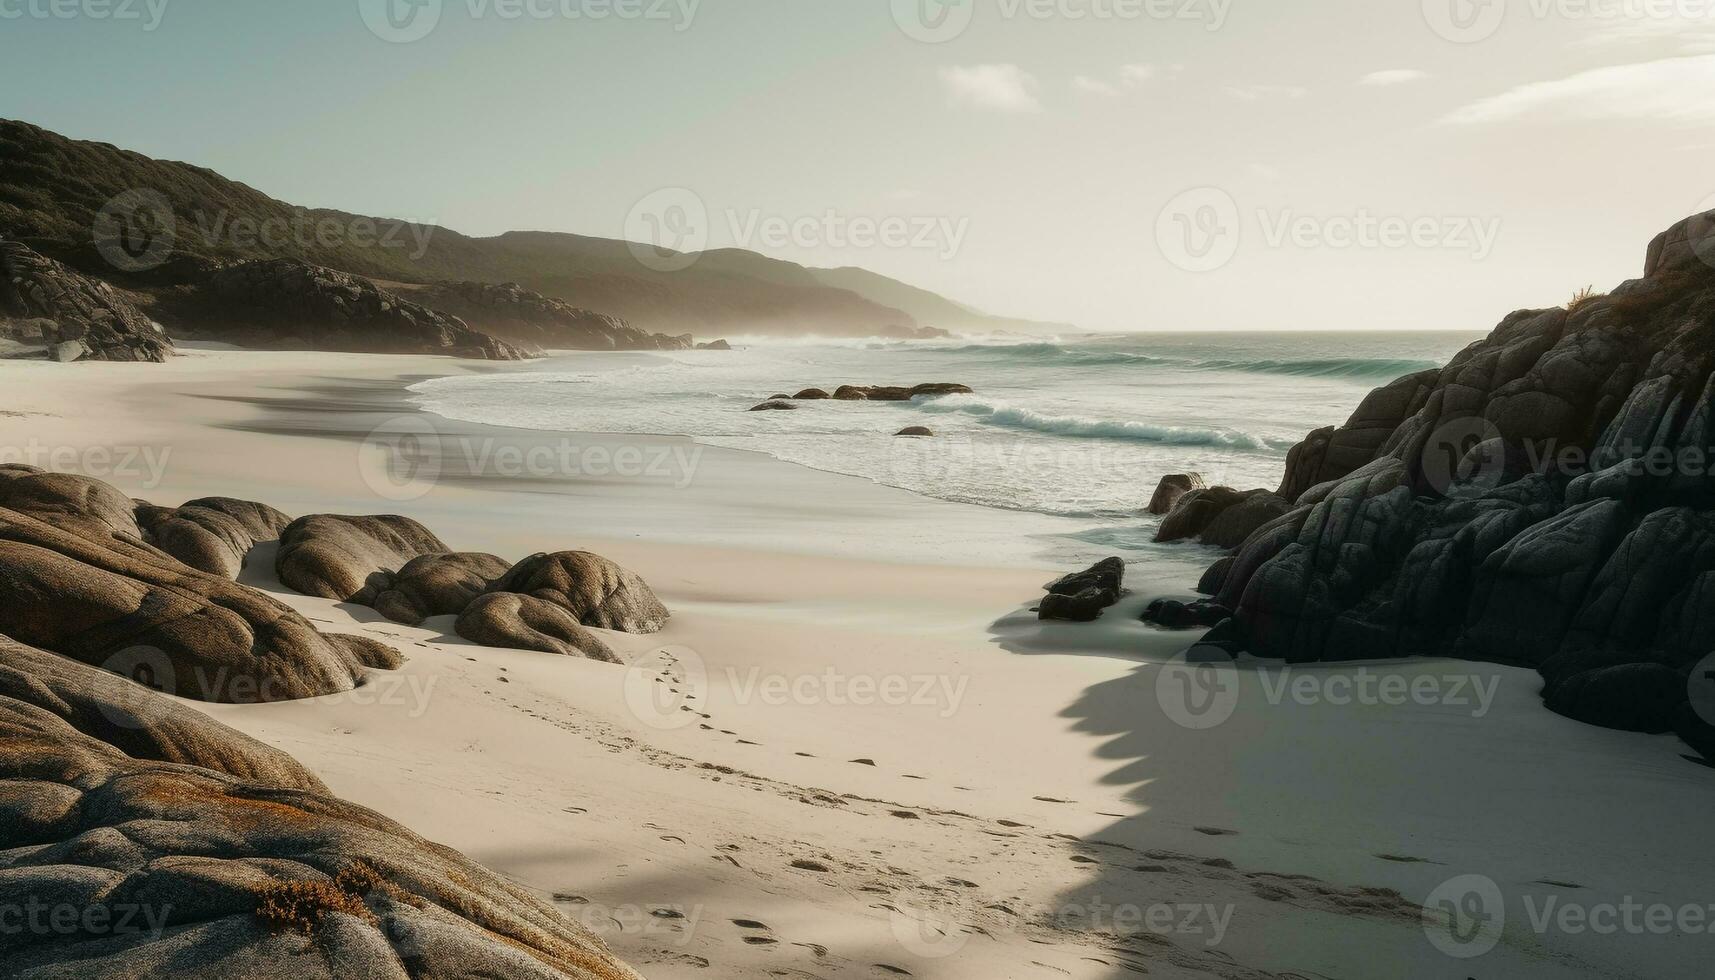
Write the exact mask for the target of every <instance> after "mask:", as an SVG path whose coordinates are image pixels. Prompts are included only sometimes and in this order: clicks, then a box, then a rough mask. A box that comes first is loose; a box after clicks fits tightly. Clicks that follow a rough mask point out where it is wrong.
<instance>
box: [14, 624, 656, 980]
mask: <svg viewBox="0 0 1715 980" xmlns="http://www.w3.org/2000/svg"><path fill="white" fill-rule="evenodd" d="M0 785H3V786H4V787H5V790H4V792H3V793H0V906H4V907H6V908H10V909H14V910H18V911H19V912H20V913H21V915H20V916H19V917H17V918H15V919H13V920H11V921H9V922H8V928H7V931H6V938H5V942H4V943H0V973H4V974H5V975H6V976H30V977H68V978H69V977H78V978H94V980H107V978H113V980H119V978H133V977H144V976H185V977H213V976H230V977H242V976H271V977H289V978H317V980H321V978H334V977H353V976H366V977H397V978H401V980H402V978H404V977H429V978H434V977H442V978H453V977H468V976H507V977H518V978H540V980H549V978H558V980H564V978H568V977H570V978H578V980H636V977H637V975H636V974H635V973H634V972H632V971H631V970H630V969H629V968H627V967H625V966H624V965H623V964H621V963H620V962H619V961H617V960H616V959H614V957H613V956H612V954H611V953H610V952H609V951H608V950H607V948H606V946H605V945H604V944H603V943H602V942H601V941H600V940H599V939H598V938H596V937H595V936H594V935H593V934H591V933H589V932H588V931H587V930H585V929H583V928H581V927H579V926H577V925H575V924H574V923H572V922H570V921H569V920H567V919H565V918H564V917H562V916H560V915H559V914H558V913H557V912H555V911H554V909H553V908H552V907H550V906H548V905H547V904H546V903H544V902H543V901H542V900H541V899H539V898H537V897H536V896H534V895H532V894H531V893H529V892H528V891H526V890H525V889H523V888H521V887H519V886H517V885H514V884H512V883H510V882H508V881H506V880H504V879H502V878H500V877H498V876H496V875H494V874H492V873H491V872H489V871H487V870H485V869H483V868H481V867H479V866H477V865H476V864H473V863H472V862H471V861H469V860H468V859H466V858H464V857H463V856H462V855H460V854H458V853H456V852H454V851H452V850H450V849H448V848H445V847H441V846H439V845H436V844H433V843H430V842H429V841H426V840H424V839H423V838H421V837H418V836H417V835H415V834H413V833H411V832H410V831H409V830H406V829H405V828H404V827H402V826H400V825H399V824H397V823H395V822H393V821H392V820H389V819H387V818H386V817H383V816H381V815H380V814H378V813H375V812H373V811H371V810H366V809H364V808H362V807H359V806H355V805H353V804H350V803H347V802H345V801H343V800H339V799H336V798H334V797H332V796H330V795H329V794H328V793H327V791H326V789H325V787H323V786H322V785H321V783H320V782H319V781H318V780H316V778H315V777H314V776H313V775H311V774H310V773H309V772H307V771H306V770H304V769H303V767H301V766H299V765H298V764H297V763H296V762H294V761H292V760H291V759H289V758H288V757H286V756H284V755H283V754H281V753H279V752H278V751H276V750H274V749H271V748H269V747H267V746H265V745H262V744H261V743H259V742H256V741H255V740H253V739H250V738H248V737H246V736H244V735H241V734H239V733H238V732H235V731H233V730H231V729H229V728H226V727H225V726H223V725H220V724H219V723H217V722H215V721H213V720H212V719H209V718H207V717H206V716H204V715H202V714H200V713H198V712H195V711H192V710H190V709H188V708H185V707H182V706H180V705H178V704H177V703H175V702H172V701H169V700H167V699H165V698H162V697H160V696H159V695H156V694H154V693H153V692H150V691H147V690H145V689H143V688H140V687H138V686H137V685H135V684H131V683H129V682H127V681H122V680H119V679H117V678H112V677H108V676H105V675H103V674H101V673H100V672H98V671H95V670H92V669H90V668H86V667H81V666H79V665H76V664H72V663H69V662H67V661H64V660H63V659H61V658H59V657H56V656H54V655H52V654H48V653H45V652H43V651H40V650H34V649H31V648H29V647H26V646H22V645H20V644H17V643H14V642H12V641H10V640H8V639H5V638H3V637H0ZM65 910H72V911H74V912H75V914H73V915H71V916H69V917H68V916H66V915H65V914H63V912H64V911H65Z"/></svg>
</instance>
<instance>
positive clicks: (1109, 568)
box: [1043, 558, 1125, 595]
mask: <svg viewBox="0 0 1715 980" xmlns="http://www.w3.org/2000/svg"><path fill="white" fill-rule="evenodd" d="M1043 588H1044V589H1046V590H1047V591H1048V592H1049V593H1050V594H1051V595H1077V594H1078V593H1080V592H1083V591H1084V590H1085V589H1106V590H1107V591H1109V592H1112V593H1115V594H1116V595H1117V594H1119V593H1120V592H1121V591H1122V590H1123V589H1124V588H1125V559H1123V558H1104V559H1102V560H1101V561H1099V562H1097V563H1096V564H1094V565H1092V566H1090V567H1089V568H1086V569H1084V570H1083V571H1081V572H1074V573H1072V574H1071V575H1067V576H1066V577H1064V578H1060V579H1056V580H1055V581H1052V582H1049V583H1048V584H1047V585H1045V586H1043Z"/></svg>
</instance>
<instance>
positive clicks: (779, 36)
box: [0, 0, 1715, 329]
mask: <svg viewBox="0 0 1715 980" xmlns="http://www.w3.org/2000/svg"><path fill="white" fill-rule="evenodd" d="M388 2H393V3H397V4H398V6H397V7H395V8H394V9H393V10H392V11H388V10H386V9H385V8H384V6H383V0H375V2H374V3H371V2H370V0H294V2H289V3H288V2H280V0H0V90H3V91H4V92H5V98H4V101H3V102H0V115H5V116H11V117H16V118H21V119H24V120H27V121H30V122H34V123H37V124H39V125H42V126H46V127H48V128H50V129H54V130H57V131H60V132H63V133H66V134H67V135H70V136H74V137H78V138H83V139H99V140H104V141H107V142H113V143H117V144H119V145H121V146H126V147H129V148H133V149H137V150H140V151H142V152H144V153H148V154H150V155H153V156H160V157H167V158H174V159H183V160H189V161H193V162H196V163H199V164H203V165H206V166H210V167H212V168H214V169H216V170H218V171H220V172H221V173H223V174H225V175H227V176H229V177H232V178H235V179H238V180H242V181H244V182H246V183H249V184H251V185H253V186H255V187H258V188H260V189H262V190H264V191H266V192H268V193H269V194H272V195H274V196H276V197H280V198H283V199H286V200H289V201H293V202H296V203H303V204H310V205H319V206H327V207H337V208H345V209H349V210H353V211H358V212H362V213H370V214H382V215H388V216H395V217H405V218H412V219H421V220H431V221H436V222H439V223H442V224H445V225H448V226H450V227H453V228H456V229H459V230H461V231H464V232H467V233H470V234H492V233H498V232H501V231H504V230H507V229H514V228H529V229H545V230H556V231H571V232H578V233H581V234H588V235H598V236H603V237H622V236H623V235H625V233H626V231H627V229H628V227H629V228H631V229H632V230H633V232H634V233H641V232H638V231H637V229H639V228H650V227H654V224H652V220H659V219H661V218H665V219H666V223H667V225H668V226H669V230H672V231H678V232H687V231H688V232H690V233H691V234H692V236H693V237H691V238H690V239H688V240H689V241H690V242H691V243H693V244H694V243H695V242H696V241H700V240H702V239H703V238H704V237H706V239H707V241H708V242H709V244H710V245H712V246H721V245H732V244H737V245H745V246H748V247H752V248H756V249H758V250H759V251H764V252H767V253H769V254H773V255H777V256H779V257H782V258H790V259H793V260H796V261H801V262H806V263H810V264H825V265H846V264H850V265H863V266H866V267H869V268H873V269H875V270H877V271H880V272H883V273H886V274H889V275H893V276H897V277H899V278H902V279H905V280H907V281H910V282H914V283H917V284H920V285H924V286H927V287H929V288H932V289H936V290H938V291H941V292H944V293H947V294H949V295H951V296H954V297H956V298H960V299H963V300H965V301H967V302H970V303H973V304H976V305H979V306H982V307H985V308H988V309H991V310H994V311H996V312H1005V313H1012V314H1016V315H1021V316H1033V317H1040V318H1047V319H1056V320H1069V321H1074V322H1076V323H1078V324H1079V325H1082V326H1086V327H1089V328H1092V329H1244V328H1251V329H1261V328H1443V327H1445V328H1465V329H1475V328H1487V327H1489V326H1492V325H1493V324H1494V323H1495V322H1496V321H1497V320H1499V319H1500V317H1501V316H1502V315H1503V314H1505V313H1506V312H1507V311H1509V310H1512V309H1515V308H1518V307H1524V306H1535V305H1551V304H1555V303H1559V302H1562V301H1564V300H1565V299H1566V298H1567V297H1568V296H1569V295H1570V294H1571V293H1572V292H1573V290H1574V289H1576V288H1577V287H1580V286H1584V285H1586V284H1591V283H1594V284H1596V285H1598V286H1599V287H1601V288H1607V287H1609V286H1612V285H1613V284H1615V283H1617V282H1618V281H1620V280H1621V279H1624V278H1627V277H1629V276H1633V275H1636V274H1638V272H1639V270H1640V267H1641V264H1642V261H1643V252H1644V246H1645V245H1646V243H1647V242H1648V240H1649V238H1650V236H1652V235H1653V234H1655V233H1656V232H1658V231H1660V230H1662V229H1663V228H1665V227H1667V226H1668V225H1669V224H1671V223H1672V222H1673V221H1675V220H1677V219H1678V218H1681V217H1683V216H1685V215H1687V214H1690V213H1692V212H1693V211H1696V210H1698V209H1699V208H1700V206H1701V207H1704V208H1707V207H1715V200H1712V197H1711V196H1712V195H1715V168H1711V167H1710V162H1711V160H1712V159H1715V156H1712V152H1715V0H1559V2H1554V0H1035V2H1032V0H963V2H953V3H942V2H941V0H700V2H698V0H388ZM411 3H416V4H424V5H425V6H422V7H421V8H413V7H411V6H410V4H411ZM389 13H391V14H392V15H393V16H392V18H391V19H389V17H388V14H389ZM603 15H605V16H603ZM372 25H373V27H372ZM425 32H426V33H425ZM419 34H421V35H423V36H421V37H418V36H417V35H419ZM667 188H682V189H683V190H672V191H668V192H667V193H666V194H662V193H659V192H661V191H662V190H663V189H667ZM687 191H688V192H689V195H687V193H686V192H687ZM639 202H644V203H643V204H642V210H639ZM687 202H689V204H690V207H689V209H688V210H687V207H686V205H687ZM663 204H666V205H677V206H678V207H677V208H676V209H675V208H667V209H664V208H663V207H662V206H663ZM698 208H700V209H701V210H702V211H703V212H704V213H706V215H707V218H706V221H704V220H701V219H700V218H699V217H698V216H697V214H696V211H697V209H698ZM687 216H689V220H690V221H692V222H693V223H694V225H695V226H694V227H691V226H687V225H686V224H685V223H684V221H682V220H681V219H682V218H685V217H687ZM871 239H874V240H873V241H872V240H871ZM853 240H855V243H854V241H853ZM574 299H575V297H574Z"/></svg>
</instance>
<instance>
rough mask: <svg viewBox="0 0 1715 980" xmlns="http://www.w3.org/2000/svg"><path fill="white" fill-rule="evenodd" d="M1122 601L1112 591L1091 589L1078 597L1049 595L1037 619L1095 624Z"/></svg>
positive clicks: (1043, 602)
mask: <svg viewBox="0 0 1715 980" xmlns="http://www.w3.org/2000/svg"><path fill="white" fill-rule="evenodd" d="M1118 601H1120V597H1119V593H1117V592H1115V591H1113V590H1112V589H1102V588H1089V589H1085V590H1083V591H1082V592H1079V593H1077V594H1076V595H1060V594H1058V593H1049V594H1048V595H1046V596H1044V597H1043V599H1042V605H1041V606H1039V607H1038V608H1037V610H1036V614H1037V618H1038V619H1044V620H1062V621H1064V622H1069V623H1093V622H1095V621H1096V620H1098V619H1100V618H1102V613H1103V611H1105V610H1106V609H1107V608H1108V607H1109V606H1111V605H1113V604H1114V603H1116V602H1118Z"/></svg>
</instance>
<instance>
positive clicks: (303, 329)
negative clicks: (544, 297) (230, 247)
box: [166, 259, 540, 361]
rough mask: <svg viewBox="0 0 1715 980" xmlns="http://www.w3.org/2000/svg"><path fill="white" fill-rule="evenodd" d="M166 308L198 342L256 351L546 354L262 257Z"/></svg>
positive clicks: (335, 276)
mask: <svg viewBox="0 0 1715 980" xmlns="http://www.w3.org/2000/svg"><path fill="white" fill-rule="evenodd" d="M166 309H167V310H169V311H171V312H172V313H173V314H175V316H176V319H175V321H174V322H175V323H182V324H184V325H185V326H186V327H187V328H190V329H194V330H195V331H196V332H197V334H198V335H199V336H206V337H210V338H213V339H217V340H228V341H234V342H237V343H242V344H245V345H246V346H252V347H274V348H290V349H296V348H307V349H313V350H336V351H354V352H360V353H395V354H445V355H450V356H453V357H462V358H467V359H473V360H488V361H517V360H524V359H526V358H529V357H535V356H539V354H540V351H538V350H535V349H533V348H523V347H519V346H517V345H514V344H510V343H507V342H506V341H503V340H498V339H496V338H494V337H492V336H489V335H488V334H486V333H481V332H479V331H477V330H474V329H472V328H471V327H470V326H469V325H468V324H466V323H465V322H464V321H463V320H460V319H459V318H457V317H455V316H450V315H448V314H446V313H442V312H439V311H437V310H433V309H430V308H429V307H427V306H423V305H421V304H419V303H414V302H412V301H410V300H407V299H402V298H400V297H399V296H396V295H394V294H392V293H387V292H383V291H382V290H381V289H380V288H378V287H377V286H376V285H375V283H373V282H371V281H370V280H368V279H365V278H363V277H361V276H354V275H350V274H348V273H344V272H338V271H335V270H333V269H327V268H323V267H321V266H315V265H310V264H309V263H307V262H301V261H298V260H296V259H261V260H257V261H254V262H243V263H239V264H237V265H232V266H228V267H226V268H222V269H219V270H218V271H216V272H215V273H214V274H213V275H211V276H210V277H209V278H208V279H207V281H205V282H203V283H202V284H201V285H199V286H198V287H196V288H195V289H194V290H193V291H192V292H190V293H189V294H188V296H187V297H186V298H184V299H182V300H180V301H178V302H176V303H172V304H169V305H168V306H167V307H166Z"/></svg>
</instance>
